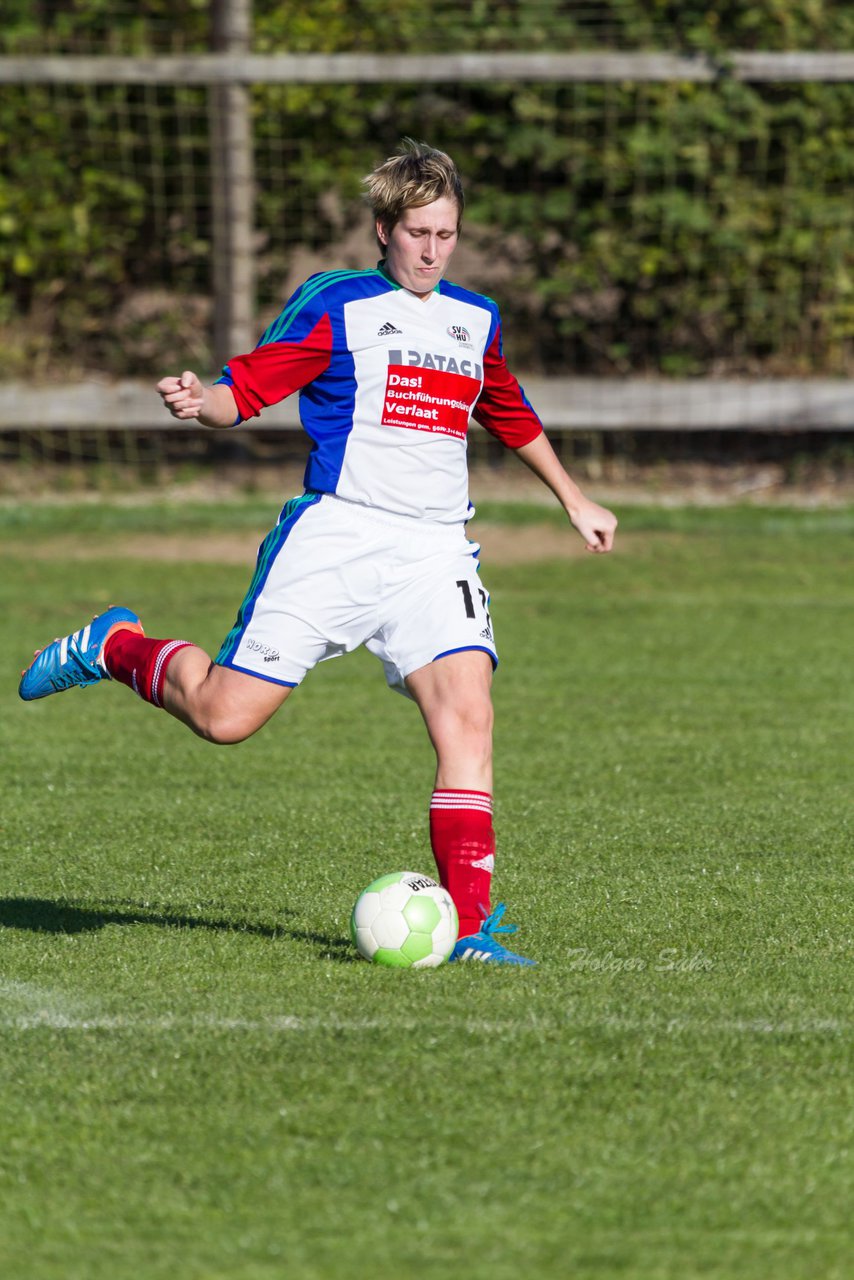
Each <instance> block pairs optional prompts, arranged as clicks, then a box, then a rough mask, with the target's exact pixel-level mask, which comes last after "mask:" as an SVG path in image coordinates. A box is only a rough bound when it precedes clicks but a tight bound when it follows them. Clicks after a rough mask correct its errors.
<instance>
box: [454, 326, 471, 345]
mask: <svg viewBox="0 0 854 1280" xmlns="http://www.w3.org/2000/svg"><path fill="white" fill-rule="evenodd" d="M448 337H449V338H453V339H454V341H455V342H459V343H460V344H461V345H462V346H464V347H470V346H471V334H470V333H469V331H468V329H466V328H465V326H464V325H461V324H449V325H448Z"/></svg>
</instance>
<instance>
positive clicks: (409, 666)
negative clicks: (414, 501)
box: [216, 493, 498, 692]
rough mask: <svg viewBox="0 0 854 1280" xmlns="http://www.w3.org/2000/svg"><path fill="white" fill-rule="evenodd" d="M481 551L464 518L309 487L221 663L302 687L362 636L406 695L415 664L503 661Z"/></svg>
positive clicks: (278, 530) (259, 576)
mask: <svg viewBox="0 0 854 1280" xmlns="http://www.w3.org/2000/svg"><path fill="white" fill-rule="evenodd" d="M479 551H480V547H479V546H478V544H477V543H476V542H470V541H469V540H468V538H466V536H465V530H464V527H463V526H462V525H443V524H437V523H429V522H425V521H423V520H415V519H413V518H412V517H411V516H402V515H394V514H392V513H391V512H386V511H378V510H376V509H374V508H372V507H364V506H361V505H359V504H358V503H355V502H347V501H345V500H344V499H342V498H338V497H335V496H334V495H333V494H328V493H327V494H319V493H306V494H303V495H302V496H301V497H299V498H294V499H292V501H291V502H289V503H287V505H286V506H285V507H284V508H283V510H282V514H281V516H280V517H279V523H278V524H277V525H276V527H275V528H274V529H273V530H272V531H271V532H270V533H269V534H268V535H267V537H266V538H265V539H264V541H263V542H262V543H261V546H260V548H259V551H258V563H257V565H256V568H255V575H254V577H253V579H252V582H251V584H250V587H249V591H248V592H247V595H246V598H245V599H244V601H243V604H242V605H241V606H240V611H239V613H238V615H237V621H236V623H235V625H234V626H233V627H232V629H231V631H230V632H229V634H228V635H227V636H226V639H225V641H224V642H223V645H222V648H221V649H220V651H219V654H218V655H217V658H216V661H217V663H218V664H219V665H220V666H223V667H231V668H233V669H234V670H235V671H244V672H247V673H248V674H249V675H253V676H258V677H259V678H260V679H262V680H270V681H272V682H273V683H274V684H284V685H291V686H295V685H298V684H299V683H300V682H301V681H302V679H303V677H304V676H305V674H306V672H307V671H310V670H311V668H312V667H313V666H315V665H316V664H317V663H318V662H324V661H325V660H326V659H327V658H337V657H339V656H340V655H341V654H343V653H349V652H350V651H351V650H353V649H357V648H358V647H359V645H362V644H363V645H365V646H366V648H367V649H368V650H369V651H370V652H371V653H373V654H375V655H376V657H378V658H379V659H380V661H381V662H382V664H383V667H384V668H385V675H386V680H387V681H388V684H389V685H390V687H391V688H393V689H399V690H400V691H401V692H405V691H406V690H405V687H404V680H405V679H406V677H407V676H408V675H411V673H412V672H413V671H417V670H418V668H419V667H423V666H426V665H427V663H429V662H433V661H435V659H436V658H441V657H445V656H446V655H447V654H449V653H456V652H459V651H460V650H463V649H482V650H483V651H484V653H488V654H489V657H490V659H491V660H492V664H493V666H497V664H498V656H497V653H496V649H495V642H494V640H493V637H492V621H491V618H490V615H489V594H488V592H487V591H486V589H485V588H484V587H483V585H482V584H481V581H480V578H479V576H478V568H479V562H478V552H479Z"/></svg>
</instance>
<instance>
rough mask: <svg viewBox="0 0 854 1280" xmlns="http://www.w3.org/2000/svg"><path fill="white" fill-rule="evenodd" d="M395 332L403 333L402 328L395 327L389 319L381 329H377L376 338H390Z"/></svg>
mask: <svg viewBox="0 0 854 1280" xmlns="http://www.w3.org/2000/svg"><path fill="white" fill-rule="evenodd" d="M395 333H403V330H402V329H396V328H395V327H394V325H393V324H392V323H391V321H390V320H389V322H388V324H384V325H383V327H382V328H381V329H377V337H378V338H390V337H391V336H392V335H393V334H395Z"/></svg>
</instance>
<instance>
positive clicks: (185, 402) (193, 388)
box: [157, 369, 238, 427]
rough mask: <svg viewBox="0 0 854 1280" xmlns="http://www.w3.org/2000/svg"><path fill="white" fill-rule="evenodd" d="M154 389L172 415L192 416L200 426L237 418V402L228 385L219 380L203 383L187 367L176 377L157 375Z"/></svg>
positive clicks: (225, 423)
mask: <svg viewBox="0 0 854 1280" xmlns="http://www.w3.org/2000/svg"><path fill="white" fill-rule="evenodd" d="M157 390H158V392H159V393H160V395H161V397H162V398H163V403H164V404H165V405H166V408H167V409H168V410H169V412H170V413H171V414H172V417H173V418H180V419H181V420H182V421H187V420H188V419H195V420H196V421H197V422H200V423H201V424H202V426H203V427H233V426H234V423H235V421H236V420H237V416H238V415H237V402H236V401H235V399H234V392H233V391H232V390H231V387H229V386H226V385H225V384H224V383H219V382H218V383H215V384H214V386H212V387H204V386H202V383H201V380H200V379H199V378H198V376H197V375H196V374H195V373H193V372H192V370H191V369H186V370H185V371H184V372H183V373H182V374H181V376H180V378H161V379H160V381H159V382H158V384H157Z"/></svg>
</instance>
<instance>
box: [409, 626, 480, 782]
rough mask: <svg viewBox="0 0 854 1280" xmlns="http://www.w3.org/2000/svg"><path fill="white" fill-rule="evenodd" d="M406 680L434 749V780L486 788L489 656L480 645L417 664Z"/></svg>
mask: <svg viewBox="0 0 854 1280" xmlns="http://www.w3.org/2000/svg"><path fill="white" fill-rule="evenodd" d="M406 686H407V688H408V690H409V692H410V693H411V694H412V696H413V698H414V699H415V701H416V703H417V704H418V708H419V710H420V712H421V714H422V716H423V717H424V723H425V725H426V726H427V732H428V734H429V735H430V741H431V742H432V743H433V748H434V750H435V752H436V786H437V787H438V788H443V789H447V788H457V789H462V790H470V791H484V792H487V793H490V794H491V792H492V724H493V718H494V717H493V712H492V696H491V689H492V661H491V659H490V657H489V655H488V654H486V653H484V652H483V651H482V650H480V649H464V650H463V651H462V652H460V653H449V654H448V655H447V656H446V657H444V658H439V659H437V661H436V662H431V663H429V664H428V665H427V666H426V667H420V668H419V670H418V671H414V672H413V673H412V675H410V676H409V677H407V681H406Z"/></svg>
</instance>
